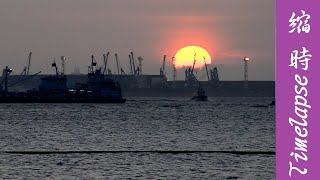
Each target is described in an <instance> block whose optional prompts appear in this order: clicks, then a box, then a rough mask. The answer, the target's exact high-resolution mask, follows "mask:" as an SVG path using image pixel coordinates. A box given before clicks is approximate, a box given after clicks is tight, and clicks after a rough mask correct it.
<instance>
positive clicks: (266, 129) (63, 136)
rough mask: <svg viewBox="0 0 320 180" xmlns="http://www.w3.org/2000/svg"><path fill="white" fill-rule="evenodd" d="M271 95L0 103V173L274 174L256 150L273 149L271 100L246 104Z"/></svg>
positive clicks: (270, 158)
mask: <svg viewBox="0 0 320 180" xmlns="http://www.w3.org/2000/svg"><path fill="white" fill-rule="evenodd" d="M271 100H272V99H271V98H210V101H208V102H191V101H188V100H187V99H186V98H165V97H164V98H152V99H149V98H130V99H129V101H128V102H127V103H126V104H24V105H23V104H2V105H0V114H1V117H0V151H1V152H0V179H5V178H8V179H20V178H27V179H43V178H47V179H126V178H132V179H146V178H149V179H154V178H157V179H159V178H160V179H177V178H179V179H275V155H274V154H272V153H271V154H264V153H259V152H266V151H267V152H274V151H275V108H274V107H268V108H257V107H251V106H252V105H257V104H268V103H270V102H271ZM6 151H9V152H10V151H50V152H67V151H127V152H120V153H91V154H90V153H89V154H88V153H70V154H63V153H61V154H19V153H17V154H16V153H13V154H11V153H6ZM131 151H135V152H131ZM136 151H143V152H136ZM148 151H150V152H148ZM158 151H165V152H168V151H197V152H190V153H159V152H158ZM199 151H228V152H242V151H245V152H246V151H249V152H252V151H254V152H256V153H253V154H237V153H235V154H232V153H223V152H216V153H215V152H199Z"/></svg>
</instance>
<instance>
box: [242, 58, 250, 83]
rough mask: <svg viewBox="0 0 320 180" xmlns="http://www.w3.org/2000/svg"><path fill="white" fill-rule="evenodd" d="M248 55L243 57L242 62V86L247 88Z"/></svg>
mask: <svg viewBox="0 0 320 180" xmlns="http://www.w3.org/2000/svg"><path fill="white" fill-rule="evenodd" d="M249 60H250V59H249V58H248V57H243V62H244V88H248V62H249Z"/></svg>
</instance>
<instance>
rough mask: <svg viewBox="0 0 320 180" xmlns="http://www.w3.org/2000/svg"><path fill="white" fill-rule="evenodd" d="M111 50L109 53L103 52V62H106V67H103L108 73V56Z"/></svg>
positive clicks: (104, 71)
mask: <svg viewBox="0 0 320 180" xmlns="http://www.w3.org/2000/svg"><path fill="white" fill-rule="evenodd" d="M109 54H110V53H109V52H107V54H103V62H104V69H103V74H105V73H106V71H107V68H108V58H109Z"/></svg>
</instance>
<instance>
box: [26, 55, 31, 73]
mask: <svg viewBox="0 0 320 180" xmlns="http://www.w3.org/2000/svg"><path fill="white" fill-rule="evenodd" d="M31 55H32V52H30V53H29V57H28V66H27V72H26V75H29V70H30V64H31Z"/></svg>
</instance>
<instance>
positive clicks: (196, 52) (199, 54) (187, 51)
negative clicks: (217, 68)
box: [174, 46, 211, 69]
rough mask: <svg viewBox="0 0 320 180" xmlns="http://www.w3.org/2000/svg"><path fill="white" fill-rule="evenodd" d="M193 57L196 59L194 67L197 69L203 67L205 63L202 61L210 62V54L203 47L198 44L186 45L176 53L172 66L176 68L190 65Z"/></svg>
mask: <svg viewBox="0 0 320 180" xmlns="http://www.w3.org/2000/svg"><path fill="white" fill-rule="evenodd" d="M204 58H205V61H204ZM194 59H196V64H195V66H194V67H195V68H197V69H201V68H203V67H204V65H205V64H204V62H206V63H207V64H211V57H210V54H209V53H208V51H206V50H205V49H204V48H202V47H199V46H186V47H184V48H181V49H180V50H179V51H178V52H177V53H176V55H175V62H174V66H175V67H176V68H183V67H192V65H193V63H194Z"/></svg>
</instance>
